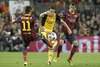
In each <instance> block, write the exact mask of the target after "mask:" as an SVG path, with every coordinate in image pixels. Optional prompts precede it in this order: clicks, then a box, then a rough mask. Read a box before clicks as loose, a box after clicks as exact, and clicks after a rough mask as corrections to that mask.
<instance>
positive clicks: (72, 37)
mask: <svg viewBox="0 0 100 67" xmlns="http://www.w3.org/2000/svg"><path fill="white" fill-rule="evenodd" d="M66 37H67V39H68V41H69V42H70V43H71V44H73V48H72V50H71V53H70V55H69V57H68V60H67V61H68V62H69V63H70V64H71V65H72V63H71V61H72V58H73V56H74V54H75V52H76V49H77V47H78V41H77V39H76V36H75V34H71V35H68V36H66Z"/></svg>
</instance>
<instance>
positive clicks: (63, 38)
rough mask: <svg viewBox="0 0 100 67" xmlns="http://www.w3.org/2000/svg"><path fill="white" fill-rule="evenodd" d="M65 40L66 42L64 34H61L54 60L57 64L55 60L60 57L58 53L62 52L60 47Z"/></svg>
mask: <svg viewBox="0 0 100 67" xmlns="http://www.w3.org/2000/svg"><path fill="white" fill-rule="evenodd" d="M65 40H66V36H65V35H64V33H61V35H60V43H59V46H58V51H57V55H56V57H55V58H54V62H57V58H59V56H60V53H61V51H62V46H63V44H64V42H65Z"/></svg>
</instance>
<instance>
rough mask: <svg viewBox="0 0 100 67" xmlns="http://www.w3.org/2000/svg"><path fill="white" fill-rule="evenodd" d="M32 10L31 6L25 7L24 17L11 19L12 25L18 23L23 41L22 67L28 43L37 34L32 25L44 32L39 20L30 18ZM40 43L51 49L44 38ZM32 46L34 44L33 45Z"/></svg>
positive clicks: (25, 63) (25, 62)
mask: <svg viewBox="0 0 100 67" xmlns="http://www.w3.org/2000/svg"><path fill="white" fill-rule="evenodd" d="M32 11H33V8H32V7H31V6H26V8H25V15H24V16H22V17H18V18H17V19H14V17H12V22H13V23H16V22H17V23H20V30H21V35H22V39H23V42H24V43H23V44H24V49H23V58H24V66H27V47H28V46H29V44H30V42H32V41H36V39H37V37H38V34H36V32H35V29H34V25H35V24H36V25H37V26H38V27H39V28H40V29H41V30H44V29H43V28H42V27H41V24H40V22H39V20H37V18H36V17H35V16H32V15H31V14H32ZM42 41H43V42H44V43H45V44H47V45H48V46H49V47H50V48H52V44H51V42H49V41H48V40H47V39H46V38H45V37H44V36H43V38H42ZM33 45H34V44H33Z"/></svg>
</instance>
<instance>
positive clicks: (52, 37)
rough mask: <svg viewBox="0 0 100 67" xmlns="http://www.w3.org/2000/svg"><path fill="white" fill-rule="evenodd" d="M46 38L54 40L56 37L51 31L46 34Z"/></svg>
mask: <svg viewBox="0 0 100 67" xmlns="http://www.w3.org/2000/svg"><path fill="white" fill-rule="evenodd" d="M48 39H50V40H56V39H57V35H56V33H54V32H52V33H51V34H49V35H48Z"/></svg>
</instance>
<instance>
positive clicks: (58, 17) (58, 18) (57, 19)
mask: <svg viewBox="0 0 100 67" xmlns="http://www.w3.org/2000/svg"><path fill="white" fill-rule="evenodd" d="M56 21H57V22H58V23H60V22H61V18H60V16H58V15H56Z"/></svg>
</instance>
